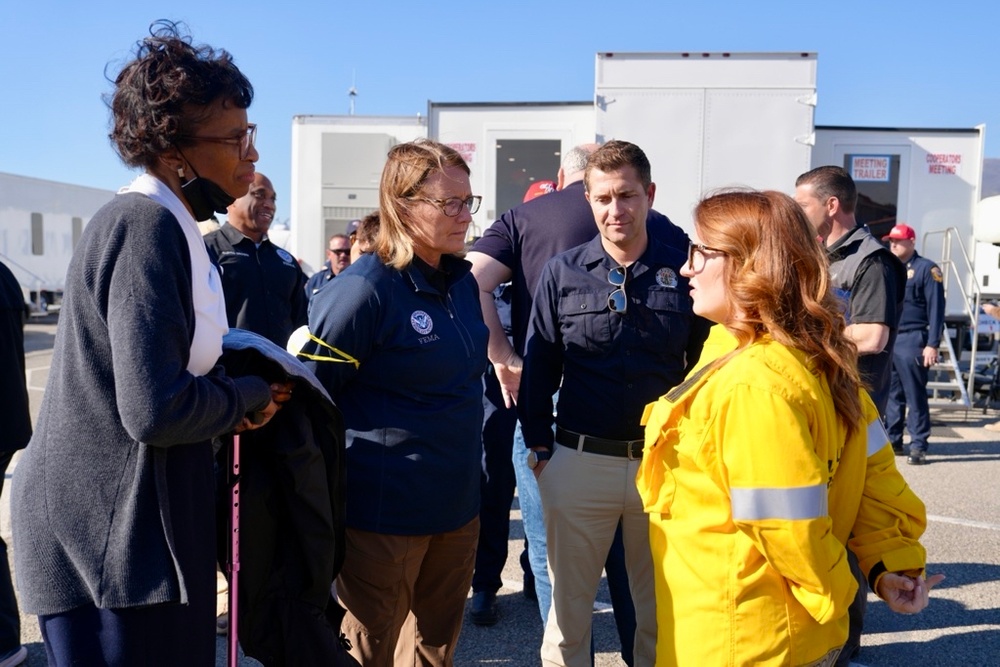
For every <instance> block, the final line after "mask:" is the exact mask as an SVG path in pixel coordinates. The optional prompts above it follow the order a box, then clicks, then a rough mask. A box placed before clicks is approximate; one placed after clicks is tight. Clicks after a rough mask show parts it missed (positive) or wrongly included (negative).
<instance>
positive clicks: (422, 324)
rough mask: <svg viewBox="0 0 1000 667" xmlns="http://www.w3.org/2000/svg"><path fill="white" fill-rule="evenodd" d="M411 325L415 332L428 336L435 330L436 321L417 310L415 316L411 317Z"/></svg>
mask: <svg viewBox="0 0 1000 667" xmlns="http://www.w3.org/2000/svg"><path fill="white" fill-rule="evenodd" d="M410 325H411V326H413V330H414V331H416V332H417V333H418V334H420V335H426V334H429V333H430V332H431V330H432V329H433V328H434V320H432V319H431V316H430V315H428V314H427V313H425V312H424V311H422V310H415V311H413V314H412V315H410Z"/></svg>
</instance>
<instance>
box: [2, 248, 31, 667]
mask: <svg viewBox="0 0 1000 667" xmlns="http://www.w3.org/2000/svg"><path fill="white" fill-rule="evenodd" d="M23 318H24V295H23V294H22V293H21V286H20V285H19V284H18V282H17V279H16V278H14V274H13V273H11V272H10V269H8V268H7V266H6V265H4V264H0V396H3V400H2V401H0V424H3V437H2V438H0V491H2V490H3V482H4V478H5V477H6V474H7V466H8V465H9V464H10V460H11V458H12V457H13V456H14V452H16V451H17V450H19V449H23V448H24V447H25V446H27V444H28V440H29V439H30V438H31V414H30V412H29V411H28V388H27V386H26V384H25V377H24V328H23V327H24V319H23ZM27 657H28V650H27V649H26V648H25V647H23V646H22V645H21V617H20V614H19V613H18V608H17V598H16V597H15V596H14V585H13V584H12V583H11V578H10V566H9V564H8V562H7V544H6V542H4V541H3V539H0V665H10V666H11V667H13V665H20V664H21V663H22V662H24V660H25V658H27Z"/></svg>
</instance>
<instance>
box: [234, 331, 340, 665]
mask: <svg viewBox="0 0 1000 667" xmlns="http://www.w3.org/2000/svg"><path fill="white" fill-rule="evenodd" d="M220 363H222V364H223V365H224V366H225V367H226V372H227V373H229V374H231V375H234V376H242V375H258V376H260V377H263V378H264V379H265V380H267V381H268V382H277V381H288V380H291V381H292V382H294V384H295V388H294V390H293V392H292V398H291V400H289V401H288V402H287V403H285V404H284V406H283V407H282V408H281V410H279V411H278V413H277V414H276V415H275V416H274V418H273V419H272V420H271V421H270V422H269V423H268V424H267V425H266V426H264V427H262V428H260V429H257V430H254V431H247V432H245V433H243V434H242V435H241V436H240V470H239V472H240V493H239V503H240V506H239V509H240V526H239V533H238V534H239V538H240V539H239V562H240V569H239V586H238V591H239V599H238V601H237V614H238V633H239V640H240V644H241V646H242V647H243V650H244V652H245V653H246V654H247V655H249V656H251V657H253V658H255V659H257V660H259V661H260V662H261V663H263V664H264V665H266V666H267V667H276V666H281V665H296V666H298V665H324V666H327V665H345V664H356V663H353V661H351V659H350V658H349V656H347V655H346V652H345V650H344V646H343V642H342V640H341V634H340V619H341V618H342V615H343V610H342V609H341V608H340V607H339V606H338V605H337V603H336V601H334V600H333V598H332V596H331V595H330V586H331V584H332V583H333V580H334V579H335V578H336V576H337V574H338V573H339V572H340V568H341V566H342V564H343V561H344V422H343V418H342V416H341V414H340V411H339V410H338V409H337V406H336V405H334V403H333V401H332V400H331V398H330V396H329V394H327V392H326V390H325V389H324V388H323V386H322V385H321V384H320V383H319V381H318V380H317V379H316V377H315V376H314V375H313V374H312V372H311V371H309V369H307V368H306V367H305V366H303V365H302V364H301V363H300V362H299V361H298V360H297V359H296V358H295V357H293V356H292V355H290V354H288V353H287V352H286V351H285V350H283V349H282V348H280V347H278V346H277V345H275V344H274V343H272V342H271V341H269V340H267V339H266V338H264V337H262V336H258V335H257V334H254V333H251V332H249V331H244V330H241V329H231V330H230V332H229V333H228V334H227V335H226V336H225V338H224V339H223V355H222V359H221V361H220ZM231 447H232V445H231V441H228V442H226V443H225V446H224V447H223V448H222V449H221V451H220V452H219V456H218V462H219V468H220V472H222V473H223V474H222V475H220V479H221V482H222V483H220V484H219V501H218V503H217V509H218V516H219V522H218V524H219V547H220V551H219V553H220V563H225V562H226V558H227V556H226V554H227V549H228V545H229V523H230V515H231V498H230V484H229V483H227V481H226V479H227V478H226V474H225V473H226V471H227V470H228V467H229V464H228V456H229V454H230V453H231ZM230 482H231V480H230Z"/></svg>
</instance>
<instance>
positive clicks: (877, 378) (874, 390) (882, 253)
mask: <svg viewBox="0 0 1000 667" xmlns="http://www.w3.org/2000/svg"><path fill="white" fill-rule="evenodd" d="M795 201H796V202H798V204H799V206H801V207H802V210H803V211H805V214H806V217H807V218H809V222H810V223H812V225H813V227H815V228H816V233H817V235H819V237H820V238H821V239H822V240H823V243H824V244H825V245H826V252H827V257H829V259H830V277H831V278H832V281H831V287H832V289H833V291H834V292H835V293H836V294H837V295H838V296H840V297H841V298H842V300H843V303H844V316H845V317H846V318H847V329H846V330H845V333H846V334H847V335H848V336H849V337H850V338H851V339H852V340H854V342H855V344H857V346H858V354H859V355H860V356H859V357H858V372H859V373H860V374H861V381H862V382H863V383H864V384H865V385H866V386H867V387H868V393H869V394H870V395H871V397H872V401H874V402H875V405H876V406H877V407H878V411H879V414H881V415H882V416H883V419H884V418H885V408H886V403H887V402H888V400H889V380H890V378H891V375H892V348H893V345H894V344H895V342H896V333H897V331H898V327H899V318H900V316H901V315H902V312H903V299H904V296H905V290H906V271H905V269H904V268H903V265H902V264H901V263H900V261H899V260H898V259H896V257H895V256H894V255H893V254H892V253H891V252H889V251H888V250H887V249H886V248H885V246H883V245H882V244H881V243H879V242H878V240H876V239H875V237H874V236H872V234H871V232H870V231H868V228H867V227H865V226H864V225H859V224H858V223H857V221H856V220H855V219H854V207H855V205H856V204H857V201H858V190H857V187H855V185H854V179H852V178H851V175H850V174H848V173H847V172H846V171H845V170H844V169H842V168H840V167H835V166H826V167H817V168H816V169H813V170H812V171H807V172H806V173H804V174H802V175H801V176H799V177H798V179H797V180H796V181H795ZM862 481H863V480H859V483H860V482H862ZM847 558H848V562H849V563H850V564H851V571H852V572H853V573H854V576H855V578H856V579H857V580H858V594H857V596H855V598H854V602H853V603H852V604H851V608H850V610H849V614H850V620H851V628H850V632H849V634H848V637H847V643H846V644H845V645H844V649H843V650H842V651H841V652H840V657H838V658H837V665H838V666H845V667H846V665H848V664H850V662H851V659H852V658H854V657H855V656H857V654H858V652H859V651H860V650H861V632H862V630H863V629H864V618H865V604H866V603H867V598H868V584H867V581H866V579H865V576H864V574H862V572H861V568H860V567H858V562H857V558H855V556H854V554H853V552H851V551H850V550H848V551H847Z"/></svg>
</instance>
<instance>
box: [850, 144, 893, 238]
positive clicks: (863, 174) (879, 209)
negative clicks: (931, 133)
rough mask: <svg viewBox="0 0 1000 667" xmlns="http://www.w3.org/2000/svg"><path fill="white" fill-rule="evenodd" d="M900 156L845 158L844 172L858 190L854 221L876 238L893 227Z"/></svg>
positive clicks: (857, 156) (855, 155)
mask: <svg viewBox="0 0 1000 667" xmlns="http://www.w3.org/2000/svg"><path fill="white" fill-rule="evenodd" d="M899 167H900V159H899V155H891V154H883V153H880V154H878V155H874V154H872V155H869V154H860V153H849V154H846V155H844V169H846V170H847V173H849V174H851V177H852V178H853V179H854V184H855V185H856V186H857V188H858V206H857V209H856V210H855V219H856V220H857V221H858V222H859V223H861V224H863V225H868V226H869V228H870V229H871V232H872V234H873V235H874V236H875V238H877V239H880V238H882V236H884V235H885V234H888V233H889V230H890V229H892V227H893V225H895V224H896V215H897V209H898V206H899Z"/></svg>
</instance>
